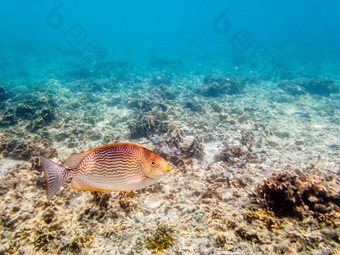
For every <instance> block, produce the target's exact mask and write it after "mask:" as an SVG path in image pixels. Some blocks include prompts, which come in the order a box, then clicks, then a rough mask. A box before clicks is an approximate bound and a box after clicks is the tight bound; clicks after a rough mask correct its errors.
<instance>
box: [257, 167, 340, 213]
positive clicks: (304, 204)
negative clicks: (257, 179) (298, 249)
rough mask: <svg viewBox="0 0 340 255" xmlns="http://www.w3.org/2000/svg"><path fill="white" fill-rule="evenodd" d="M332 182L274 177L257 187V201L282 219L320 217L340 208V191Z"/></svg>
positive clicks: (305, 176) (311, 178) (320, 179)
mask: <svg viewBox="0 0 340 255" xmlns="http://www.w3.org/2000/svg"><path fill="white" fill-rule="evenodd" d="M330 184H331V182H330V181H327V180H325V179H322V178H319V177H317V176H308V175H305V174H301V175H300V176H298V175H293V174H292V173H290V172H286V173H278V174H273V175H272V177H270V178H268V179H266V180H264V181H263V183H262V184H259V185H258V186H257V187H256V193H257V197H258V198H259V199H261V200H262V201H263V202H264V203H265V206H266V208H267V209H268V210H271V211H273V212H274V213H275V214H276V215H278V216H298V217H299V218H304V217H307V216H313V217H315V218H317V217H319V215H320V214H330V213H331V212H332V211H333V210H336V209H337V210H338V209H339V207H340V192H339V189H335V188H334V187H332V186H331V185H330Z"/></svg>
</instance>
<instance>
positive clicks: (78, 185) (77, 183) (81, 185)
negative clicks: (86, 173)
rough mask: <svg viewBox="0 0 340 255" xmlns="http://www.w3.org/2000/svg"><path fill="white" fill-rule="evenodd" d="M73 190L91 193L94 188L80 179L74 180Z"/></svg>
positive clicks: (72, 183)
mask: <svg viewBox="0 0 340 255" xmlns="http://www.w3.org/2000/svg"><path fill="white" fill-rule="evenodd" d="M71 188H72V189H74V190H89V191H92V190H94V188H93V187H91V186H90V185H88V184H86V183H85V182H83V181H82V180H80V179H79V178H73V179H72V182H71Z"/></svg>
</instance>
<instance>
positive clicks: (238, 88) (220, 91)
mask: <svg viewBox="0 0 340 255" xmlns="http://www.w3.org/2000/svg"><path fill="white" fill-rule="evenodd" d="M203 83H204V84H205V87H204V88H203V89H202V90H201V93H202V94H203V95H205V96H208V97H217V96H221V95H224V94H228V95H232V94H238V93H241V92H242V91H243V89H244V85H243V84H242V82H241V81H240V80H238V79H235V78H227V77H224V76H216V75H206V76H205V77H204V79H203Z"/></svg>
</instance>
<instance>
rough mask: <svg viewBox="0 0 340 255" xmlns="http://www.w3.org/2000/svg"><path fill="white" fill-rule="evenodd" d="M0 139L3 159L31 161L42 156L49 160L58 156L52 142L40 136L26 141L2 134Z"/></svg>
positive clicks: (0, 151)
mask: <svg viewBox="0 0 340 255" xmlns="http://www.w3.org/2000/svg"><path fill="white" fill-rule="evenodd" d="M0 137H1V142H0V155H2V156H3V157H11V158H14V159H22V160H28V161H29V160H31V159H33V158H34V157H36V156H40V155H43V156H45V157H48V158H53V157H57V156H58V152H57V150H56V149H55V148H53V147H51V142H50V141H49V140H47V139H42V138H41V137H40V136H35V137H32V138H28V139H27V140H26V141H25V140H18V139H14V138H8V136H7V135H6V134H2V135H1V136H0Z"/></svg>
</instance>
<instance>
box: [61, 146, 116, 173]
mask: <svg viewBox="0 0 340 255" xmlns="http://www.w3.org/2000/svg"><path fill="white" fill-rule="evenodd" d="M114 145H118V144H109V145H104V146H101V147H97V148H94V149H91V150H87V151H83V152H80V153H75V154H72V155H71V156H69V157H68V158H67V159H66V161H65V164H66V165H67V166H68V167H69V168H75V167H76V166H77V165H78V164H79V163H80V162H81V161H82V160H83V159H84V158H85V157H86V156H87V155H89V154H90V153H91V152H93V151H96V150H99V149H103V148H106V147H112V146H114Z"/></svg>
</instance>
